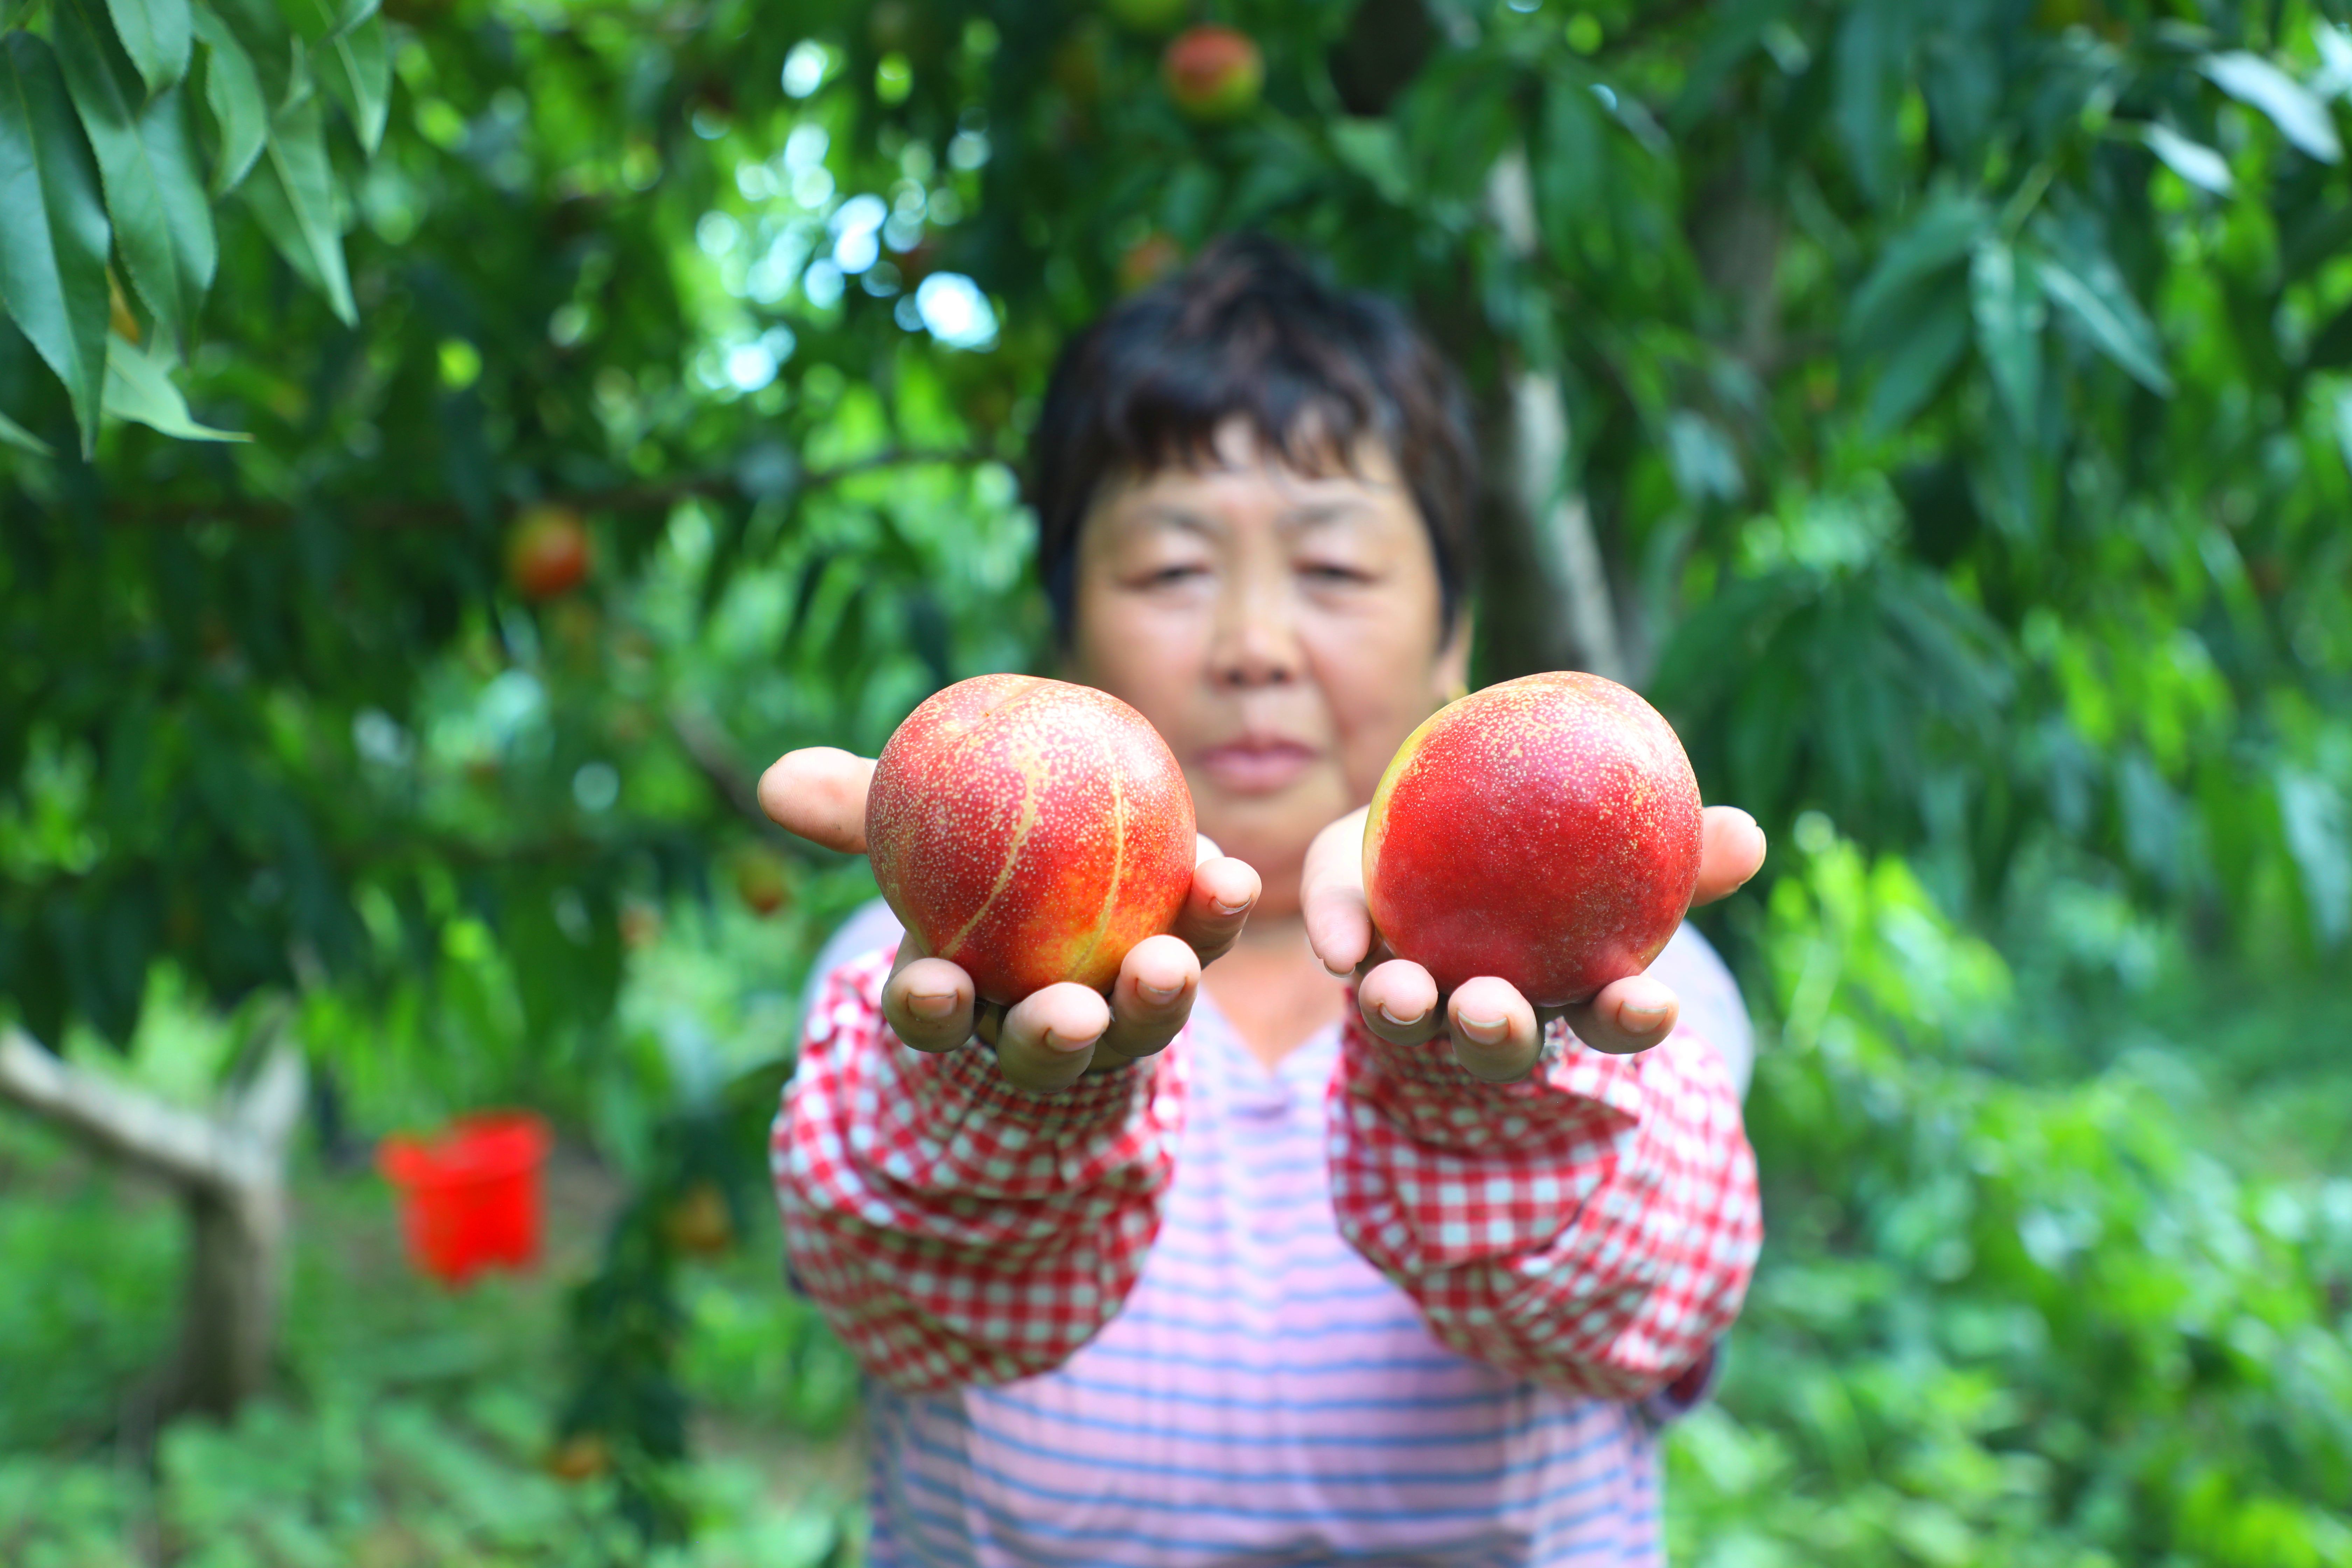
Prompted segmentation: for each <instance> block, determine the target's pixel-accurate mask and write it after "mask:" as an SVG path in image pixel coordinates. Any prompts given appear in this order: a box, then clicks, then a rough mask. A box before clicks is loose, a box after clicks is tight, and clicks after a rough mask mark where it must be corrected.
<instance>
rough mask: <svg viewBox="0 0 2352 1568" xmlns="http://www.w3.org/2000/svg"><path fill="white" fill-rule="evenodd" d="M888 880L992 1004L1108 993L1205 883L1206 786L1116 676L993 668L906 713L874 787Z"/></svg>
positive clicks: (922, 930)
mask: <svg viewBox="0 0 2352 1568" xmlns="http://www.w3.org/2000/svg"><path fill="white" fill-rule="evenodd" d="M866 849H867V851H868V852H869V853H870V854H871V855H872V856H873V858H874V879H875V880H876V881H877V882H878V883H880V884H881V887H882V896H883V897H884V898H886V899H887V900H889V902H890V907H891V909H893V910H896V911H897V912H898V918H899V919H900V920H901V921H905V922H906V924H907V925H908V928H909V929H910V930H912V931H916V932H918V933H919V934H920V935H921V937H922V939H923V941H924V942H925V943H926V944H927V945H928V946H929V948H930V950H931V952H933V953H935V954H937V955H938V956H940V957H941V958H944V959H947V960H948V961H949V962H950V963H956V964H960V965H961V966H962V967H963V969H964V970H965V971H966V972H968V973H970V974H971V978H972V984H973V985H974V986H976V987H977V988H978V990H979V992H980V994H981V995H982V997H984V998H986V999H987V1000H989V1001H991V1002H1006V1003H1010V1002H1018V1001H1019V1000H1021V998H1023V997H1024V996H1026V995H1028V994H1030V993H1031V992H1033V991H1036V990H1040V989H1042V988H1043V987H1045V986H1047V985H1050V984H1054V983H1055V982H1056V981H1063V980H1074V981H1076V982H1077V983H1078V984H1081V985H1086V986H1090V987H1092V988H1093V989H1095V990H1097V991H1108V989H1109V988H1110V985H1111V983H1112V981H1114V980H1116V979H1117V978H1118V966H1119V963H1120V961H1121V960H1122V959H1124V958H1125V957H1126V956H1127V952H1128V950H1129V948H1131V947H1133V946H1134V945H1135V944H1136V943H1137V942H1141V941H1142V940H1143V939H1144V938H1145V937H1147V936H1151V935H1154V934H1156V933H1158V932H1160V931H1166V930H1167V929H1168V928H1169V927H1170V926H1171V924H1173V923H1174V921H1175V919H1176V914H1177V911H1178V910H1181V908H1182V907H1183V903H1184V899H1185V895H1186V894H1187V893H1188V892H1189V891H1190V890H1191V889H1192V855H1193V830H1192V793H1191V792H1190V791H1189V790H1187V789H1186V788H1185V787H1184V774H1183V771H1182V770H1181V768H1179V767H1178V766H1177V765H1176V758H1175V756H1174V754H1173V753H1171V752H1170V751H1169V750H1168V742H1165V741H1163V740H1161V739H1160V732H1159V731H1157V730H1154V729H1153V728H1152V727H1151V725H1150V721H1147V720H1146V719H1145V718H1144V717H1143V715H1142V714H1140V713H1138V712H1137V711H1136V710H1134V709H1132V708H1129V706H1128V705H1127V704H1126V703H1124V702H1121V701H1120V700H1118V698H1116V697H1112V696H1110V695H1109V694H1108V693H1107V692H1101V691H1097V690H1095V689H1093V688H1091V687H1086V686H1072V685H1069V684H1068V683H1066V682H1064V681H1059V680H1042V679H1037V678H1036V677H1034V676H1027V675H982V676H975V677H973V678H972V679H970V680H965V681H960V682H958V683H957V684H956V685H953V686H950V687H949V688H948V689H946V690H944V691H941V692H940V693H938V694H937V695H936V696H934V697H932V698H931V699H930V700H928V701H926V702H924V703H923V704H922V705H921V706H920V707H919V708H917V709H916V710H914V712H912V713H910V714H908V716H907V721H906V722H905V723H903V724H901V725H899V726H898V732H897V733H896V734H894V735H892V736H891V737H890V742H889V744H887V746H884V747H883V748H882V756H881V759H880V760H879V761H878V762H877V763H876V764H875V768H874V782H873V784H872V786H871V788H870V789H869V790H868V792H867V794H866Z"/></svg>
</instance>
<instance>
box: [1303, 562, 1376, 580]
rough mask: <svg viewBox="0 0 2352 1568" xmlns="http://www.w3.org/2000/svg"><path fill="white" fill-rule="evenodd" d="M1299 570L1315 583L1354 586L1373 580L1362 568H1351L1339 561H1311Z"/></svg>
mask: <svg viewBox="0 0 2352 1568" xmlns="http://www.w3.org/2000/svg"><path fill="white" fill-rule="evenodd" d="M1298 570H1299V574H1301V575H1302V576H1304V577H1306V578H1307V579H1308V580H1309V581H1310V582H1315V583H1324V584H1359V583H1369V582H1370V581H1371V580H1372V574H1370V573H1369V572H1367V571H1365V570H1364V569H1363V568H1362V567H1360V566H1350V565H1349V564H1347V563H1345V562H1339V561H1309V562H1307V563H1304V564H1303V565H1301V566H1300V567H1299V569H1298Z"/></svg>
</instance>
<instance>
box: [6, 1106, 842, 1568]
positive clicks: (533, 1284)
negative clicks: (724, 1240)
mask: <svg viewBox="0 0 2352 1568" xmlns="http://www.w3.org/2000/svg"><path fill="white" fill-rule="evenodd" d="M618 1196H619V1194H618V1192H617V1190H616V1187H615V1184H614V1182H613V1181H612V1180H611V1179H610V1178H609V1177H608V1176H607V1175H606V1174H605V1173H604V1172H603V1171H602V1170H601V1169H600V1168H599V1167H597V1166H596V1165H595V1164H594V1163H592V1162H590V1161H588V1160H587V1159H585V1158H584V1157H583V1156H580V1155H578V1154H576V1153H573V1154H565V1155H561V1156H559V1159H558V1161H557V1162H556V1163H555V1164H554V1166H553V1167H552V1169H551V1174H550V1180H549V1194H548V1197H549V1226H548V1246H547V1255H546V1258H544V1260H543V1262H542V1265H541V1268H538V1269H537V1270H535V1271H532V1272H530V1273H527V1274H520V1275H510V1276H503V1277H490V1278H487V1279H482V1280H480V1281H478V1283H476V1284H475V1285H474V1286H473V1287H472V1288H470V1289H467V1290H464V1291H462V1292H454V1293H453V1292H450V1291H447V1290H445V1289H440V1288H438V1287H436V1286H435V1285H432V1284H430V1283H428V1282H426V1281H424V1280H422V1279H418V1278H416V1277H415V1275H413V1274H412V1273H411V1272H410V1270H409V1268H408V1267H407V1265H406V1263H405V1261H404V1259H403V1258H402V1256H401V1253H400V1249H399V1243H398V1237H397V1233H396V1230H395V1228H394V1215H393V1210H392V1204H391V1197H390V1194H388V1193H387V1191H386V1190H385V1189H384V1188H383V1185H382V1184H380V1183H379V1182H378V1181H377V1180H376V1178H375V1177H374V1176H373V1174H372V1173H365V1172H337V1171H331V1170H327V1169H323V1168H320V1167H319V1166H317V1165H316V1164H315V1163H314V1164H310V1165H307V1166H305V1168H303V1169H302V1170H301V1171H300V1172H299V1175H298V1178H297V1183H296V1204H297V1218H296V1234H297V1237H298V1241H297V1251H296V1256H295V1259H294V1268H293V1278H292V1280H291V1282H290V1291H289V1305H288V1316H287V1322H286V1333H285V1338H284V1343H283V1346H282V1350H281V1356H280V1364H279V1366H278V1375H277V1377H276V1380H275V1383H274V1384H273V1387H272V1389H271V1391H270V1393H269V1394H268V1396H267V1397H266V1398H264V1399H261V1400H258V1401H256V1402H255V1403H253V1404H252V1405H248V1406H247V1409H246V1410H244V1411H243V1412H241V1413H240V1415H238V1417H237V1419H236V1421H235V1422H234V1423H233V1424H231V1425H228V1426H218V1425H215V1424H211V1423H207V1422H203V1421H197V1420H184V1421H180V1422H175V1423H173V1424H172V1425H171V1426H168V1427H167V1428H165V1429H164V1430H163V1432H161V1433H160V1434H156V1433H151V1432H150V1431H149V1430H147V1428H146V1427H145V1426H144V1425H143V1424H142V1421H141V1419H140V1414H139V1412H140V1403H139V1399H138V1397H137V1391H138V1390H139V1388H140V1387H141V1385H142V1379H143V1377H144V1375H145V1373H147V1371H148V1370H149V1369H150V1368H152V1366H153V1365H154V1364H155V1363H156V1362H157V1361H158V1360H159V1359H160V1358H161V1356H162V1355H163V1352H164V1351H165V1349H166V1347H167V1345H168V1343H169V1338H170V1335H171V1332H172V1331H173V1306H174V1303H175V1301H176V1297H177V1290H178V1286H179V1274H180V1268H181V1266H182V1237H181V1226H180V1221H179V1215H178V1214H177V1212H176V1210H175V1208H174V1207H173V1205H172V1204H171V1202H170V1201H169V1200H168V1198H167V1197H166V1195H165V1194H162V1193H160V1192H157V1191H153V1190H151V1189H148V1188H145V1187H143V1186H142V1185H140V1184H135V1183H131V1182H129V1181H126V1180H125V1179H123V1178H121V1177H120V1176H119V1175H117V1174H115V1173H111V1172H110V1171H108V1170H107V1169H105V1168H103V1167H101V1166H100V1165H97V1164H95V1163H92V1162H90V1161H89V1160H87V1159H85V1158H84V1157H83V1156H82V1155H81V1154H80V1153H79V1152H78V1151H76V1150H75V1149H73V1148H72V1147H70V1146H69V1145H68V1144H66V1143H65V1142H62V1141H61V1140H60V1139H58V1137H57V1136H56V1135H54V1134H52V1133H50V1132H48V1131H46V1130H44V1129H41V1128H38V1127H36V1126H33V1125H31V1124H30V1123H28V1122H27V1121H26V1120H25V1119H24V1118H21V1117H16V1116H10V1117H6V1118H0V1278H5V1279H11V1280H15V1281H19V1282H30V1284H31V1286H32V1288H30V1289H25V1288H21V1286H20V1288H19V1289H15V1290H11V1291H7V1292H0V1389H5V1390H7V1391H8V1393H7V1397H6V1398H5V1399H0V1563H8V1564H10V1565H11V1568H18V1565H21V1568H112V1565H114V1564H125V1565H131V1564H139V1565H144V1564H152V1563H169V1564H173V1565H174V1568H278V1565H281V1564H282V1565H285V1568H308V1565H310V1564H320V1565H322V1568H324V1565H329V1564H332V1565H336V1568H342V1565H346V1564H351V1565H358V1568H408V1565H411V1564H414V1565H416V1568H423V1565H425V1564H434V1565H436V1568H440V1565H452V1568H462V1565H467V1564H482V1565H485V1568H487V1565H489V1564H538V1563H549V1564H556V1563H562V1564H567V1565H568V1564H572V1563H620V1562H629V1563H635V1562H639V1561H644V1560H645V1559H646V1553H645V1552H644V1551H643V1550H642V1549H641V1548H640V1547H639V1545H638V1544H637V1542H635V1538H634V1536H632V1535H631V1534H630V1533H629V1532H628V1531H626V1529H625V1527H623V1526H621V1525H620V1524H618V1522H617V1521H616V1519H615V1516H614V1511H613V1510H612V1507H611V1496H610V1491H611V1488H610V1483H609V1481H608V1480H606V1479H599V1478H590V1479H585V1480H579V1481H566V1480H562V1479H558V1478H557V1477H556V1476H555V1475H553V1474H552V1473H551V1470H550V1468H549V1463H548V1461H549V1458H550V1456H551V1445H552V1440H553V1435H554V1426H555V1421H556V1418H557V1415H558V1413H559V1412H560V1411H561V1409H562V1404H563V1401H564V1399H565V1397H566V1396H567V1394H568V1393H569V1388H568V1385H567V1382H566V1376H567V1372H566V1366H565V1361H564V1354H565V1343H566V1341H565V1331H564V1313H565V1302H566V1290H567V1288H568V1286H569V1285H570V1284H571V1283H572V1282H573V1281H575V1280H577V1279H580V1278H581V1277H582V1276H583V1275H584V1274H585V1273H586V1272H587V1271H588V1269H589V1268H591V1267H593V1262H594V1259H595V1258H596V1255H597V1251H598V1248H599V1247H600V1245H601V1241H602V1237H603V1231H604V1225H605V1222H606V1219H607V1217H608V1215H609V1214H610V1212H611V1210H612V1207H613V1205H614V1203H615V1202H616V1201H617V1199H618ZM777 1257H778V1249H777V1247H776V1242H775V1236H774V1232H773V1228H772V1221H768V1222H767V1223H766V1225H765V1226H764V1227H763V1228H761V1229H760V1230H758V1231H755V1232H754V1233H753V1234H752V1235H750V1236H747V1237H745V1238H744V1240H743V1242H742V1244H741V1245H740V1247H738V1248H737V1249H736V1250H735V1252H734V1253H733V1254H732V1255H730V1257H727V1258H721V1259H719V1260H717V1261H715V1262H714V1263H712V1264H710V1265H708V1266H704V1265H697V1266H695V1267H694V1268H691V1269H689V1271H688V1275H687V1277H686V1279H684V1281H683V1285H684V1292H685V1296H686V1299H687V1303H688V1325H689V1326H688V1331H687V1333H686V1336H685V1340H684V1342H683V1343H682V1344H681V1346H680V1361H681V1367H682V1373H683V1376H684V1378H685V1381H686V1383H687V1384H688V1393H689V1394H690V1395H691V1396H693V1397H695V1399H696V1401H697V1404H698V1407H699V1408H700V1409H701V1410H702V1411H703V1414H702V1415H699V1416H698V1420H697V1425H696V1429H695V1438H696V1443H695V1448H696V1453H697V1458H696V1460H695V1462H694V1463H693V1464H692V1465H691V1467H690V1468H689V1470H688V1474H687V1475H686V1476H685V1477H684V1478H683V1481H682V1490H683V1492H684V1494H685V1496H686V1497H687V1498H688V1501H689V1505H690V1507H691V1509H692V1510H693V1513H694V1515H695V1520H696V1525H697V1539H696V1542H695V1544H694V1546H693V1547H692V1548H691V1549H689V1550H688V1551H687V1552H678V1553H667V1554H663V1556H664V1557H665V1558H666V1559H667V1561H670V1562H672V1563H680V1564H683V1563H694V1564H709V1565H713V1568H715V1565H719V1564H732V1563H743V1564H746V1565H747V1568H748V1565H749V1564H751V1563H759V1564H761V1565H762V1568H766V1565H770V1564H773V1565H778V1568H794V1565H795V1564H805V1565H806V1568H815V1565H816V1564H818V1563H821V1562H825V1561H827V1559H828V1558H829V1557H833V1558H834V1560H835V1561H838V1560H839V1558H838V1557H837V1556H835V1548H836V1542H837V1538H838V1537H839V1536H840V1535H841V1533H842V1525H843V1522H844V1521H845V1520H854V1518H855V1516H856V1513H857V1511H858V1510H857V1504H858V1501H859V1498H860V1493H861V1489H862V1488H861V1479H860V1468H859V1463H858V1457H857V1444H856V1431H855V1426H854V1394H855V1389H854V1386H850V1385H847V1384H843V1383H842V1382H841V1378H840V1373H839V1366H840V1364H842V1363H840V1362H839V1360H838V1352H837V1347H832V1346H831V1345H830V1343H829V1342H826V1341H823V1340H822V1339H821V1337H818V1338H813V1331H814V1325H813V1322H812V1320H811V1316H810V1313H809V1310H808V1309H807V1308H806V1307H805V1306H804V1305H803V1304H802V1303H799V1302H797V1301H794V1300H792V1299H791V1298H790V1297H789V1296H788V1295H787V1294H786V1292H785V1291H784V1289H783V1288H782V1284H781V1282H780V1280H779V1279H778V1277H777V1269H776V1267H775V1261H774V1260H775V1259H776V1258H777ZM827 1369H831V1370H827ZM828 1378H831V1379H833V1380H834V1384H833V1385H832V1386H831V1392H830V1393H828V1392H827V1388H828V1384H827V1382H826V1380H827V1379H828ZM803 1433H814V1436H804V1435H803ZM151 1437H152V1443H151V1442H150V1441H149V1439H150V1438H151ZM852 1533H853V1534H854V1533H855V1530H854V1527H853V1529H852ZM849 1554H850V1555H852V1556H854V1555H855V1552H854V1549H853V1551H852V1552H850V1553H849Z"/></svg>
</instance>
